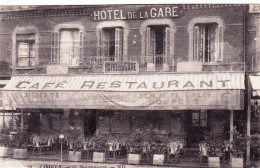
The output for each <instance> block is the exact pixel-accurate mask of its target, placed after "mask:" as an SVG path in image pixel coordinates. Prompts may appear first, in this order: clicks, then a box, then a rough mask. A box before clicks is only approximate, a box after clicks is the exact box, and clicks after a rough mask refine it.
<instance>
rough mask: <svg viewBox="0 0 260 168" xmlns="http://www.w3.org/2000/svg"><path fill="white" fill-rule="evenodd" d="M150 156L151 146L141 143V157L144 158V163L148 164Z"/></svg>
mask: <svg viewBox="0 0 260 168" xmlns="http://www.w3.org/2000/svg"><path fill="white" fill-rule="evenodd" d="M150 154H151V146H150V144H149V143H148V142H144V143H143V151H142V155H143V156H146V161H147V162H149V161H150Z"/></svg>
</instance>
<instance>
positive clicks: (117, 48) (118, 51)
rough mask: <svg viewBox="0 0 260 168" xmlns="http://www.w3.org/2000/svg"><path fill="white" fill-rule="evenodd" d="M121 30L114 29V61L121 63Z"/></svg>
mask: <svg viewBox="0 0 260 168" xmlns="http://www.w3.org/2000/svg"><path fill="white" fill-rule="evenodd" d="M122 36H123V30H122V29H121V28H116V29H115V57H116V60H120V61H122V57H120V56H122V55H123V54H122V53H123V50H122V49H123V41H122V40H123V37H122Z"/></svg>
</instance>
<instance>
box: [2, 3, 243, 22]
mask: <svg viewBox="0 0 260 168" xmlns="http://www.w3.org/2000/svg"><path fill="white" fill-rule="evenodd" d="M110 6H111V7H115V8H117V7H119V6H120V5H118V6H116V5H110ZM133 6H134V5H129V7H133ZM180 6H181V7H182V8H183V9H184V10H197V9H216V8H229V7H236V6H244V5H243V4H195V5H194V4H181V5H180ZM94 8H95V9H96V8H99V7H98V6H95V7H93V6H79V7H78V8H77V7H75V6H74V7H73V8H71V6H69V5H68V6H64V8H61V9H53V8H50V7H49V6H32V8H30V7H28V8H27V9H22V8H21V9H19V8H17V9H9V8H8V9H5V8H4V7H2V8H0V20H10V19H27V18H37V17H57V16H61V17H68V16H90V17H92V16H93V11H94ZM1 13H2V14H1Z"/></svg>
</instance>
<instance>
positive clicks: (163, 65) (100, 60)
mask: <svg viewBox="0 0 260 168" xmlns="http://www.w3.org/2000/svg"><path fill="white" fill-rule="evenodd" d="M104 62H137V63H138V65H139V71H172V70H173V67H174V65H173V56H166V55H151V56H147V55H146V56H140V55H135V56H133V55H128V56H124V57H115V56H110V57H109V56H88V57H86V58H85V59H84V60H83V62H82V65H83V66H85V67H87V70H88V72H103V71H104Z"/></svg>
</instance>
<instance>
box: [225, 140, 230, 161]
mask: <svg viewBox="0 0 260 168" xmlns="http://www.w3.org/2000/svg"><path fill="white" fill-rule="evenodd" d="M224 144H225V149H224V160H226V159H228V158H229V152H230V141H229V140H226V141H224Z"/></svg>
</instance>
